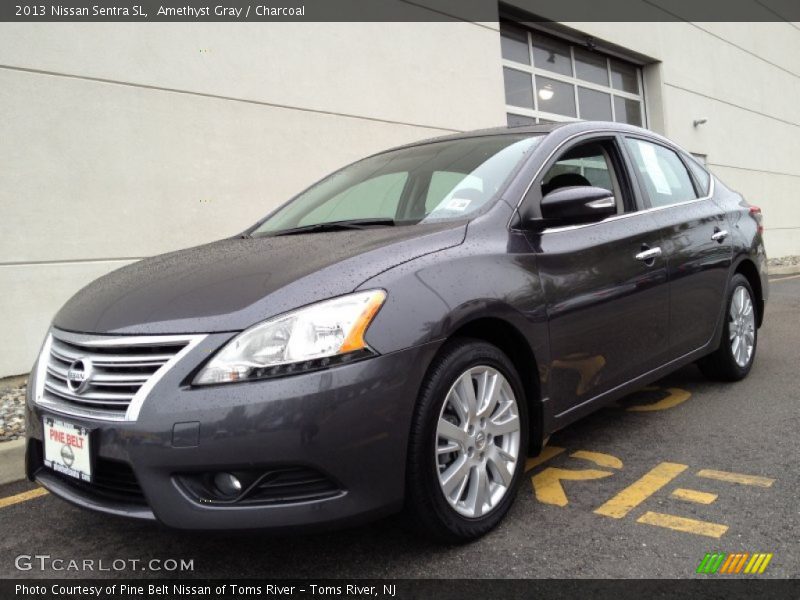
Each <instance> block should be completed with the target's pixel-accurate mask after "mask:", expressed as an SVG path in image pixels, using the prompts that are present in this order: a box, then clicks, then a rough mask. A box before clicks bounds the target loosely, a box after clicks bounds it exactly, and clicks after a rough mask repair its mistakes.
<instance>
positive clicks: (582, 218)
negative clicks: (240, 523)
mask: <svg viewBox="0 0 800 600" xmlns="http://www.w3.org/2000/svg"><path fill="white" fill-rule="evenodd" d="M541 207H542V218H543V219H546V220H548V221H549V220H553V221H566V222H570V223H583V222H587V221H599V220H600V219H604V218H606V217H608V216H611V215H613V214H616V212H617V204H616V202H615V200H614V194H613V193H612V192H610V191H608V190H607V189H604V188H600V187H593V186H588V185H578V186H569V187H562V188H558V189H556V190H553V191H552V192H550V193H549V194H547V195H546V196H545V197H544V198H542V204H541Z"/></svg>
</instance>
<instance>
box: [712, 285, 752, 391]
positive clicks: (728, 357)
mask: <svg viewBox="0 0 800 600" xmlns="http://www.w3.org/2000/svg"><path fill="white" fill-rule="evenodd" d="M753 298H754V295H753V288H752V287H750V282H749V281H747V278H746V277H744V276H743V275H741V274H736V275H734V277H733V279H731V282H730V285H729V286H728V304H727V309H728V310H727V312H726V314H725V326H724V328H723V331H722V339H721V340H720V345H719V348H717V349H716V350H715V351H714V353H713V354H709V355H708V356H706V357H705V358H702V359H701V360H700V361H699V362H698V363H697V364H698V366H699V367H700V370H701V371H702V372H703V374H704V375H705V376H706V377H709V378H711V379H718V380H722V381H739V380H740V379H744V378H745V377H747V374H748V373H749V372H750V369H751V367H752V366H753V360H754V359H755V356H756V346H757V342H758V328H757V327H756V309H755V303H754V302H753Z"/></svg>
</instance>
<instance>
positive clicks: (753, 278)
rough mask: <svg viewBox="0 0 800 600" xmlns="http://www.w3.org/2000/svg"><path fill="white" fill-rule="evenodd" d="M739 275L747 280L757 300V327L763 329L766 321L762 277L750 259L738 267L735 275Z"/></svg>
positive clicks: (741, 262)
mask: <svg viewBox="0 0 800 600" xmlns="http://www.w3.org/2000/svg"><path fill="white" fill-rule="evenodd" d="M736 273H739V274H741V275H743V276H744V277H745V279H747V281H748V283H749V284H750V287H751V288H753V293H754V294H755V296H756V298H755V300H756V325H757V326H758V327H761V323H763V321H764V290H763V289H762V287H761V277H760V276H759V274H758V267H756V265H755V263H754V262H753V261H752V260H750V259H749V258H743V259H742V260H741V261H739V263H738V264H737V265H736V268H735V269H734V274H736Z"/></svg>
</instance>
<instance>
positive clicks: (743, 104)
mask: <svg viewBox="0 0 800 600" xmlns="http://www.w3.org/2000/svg"><path fill="white" fill-rule="evenodd" d="M404 9H405V10H409V11H413V10H418V9H417V8H415V7H413V6H412V5H408V4H405V8H404ZM569 25H570V26H571V27H573V28H574V29H576V30H578V31H581V32H585V33H587V34H590V35H593V36H595V37H597V38H598V39H606V40H608V41H610V42H613V43H615V44H617V45H619V46H623V47H626V48H629V49H631V50H633V51H636V52H639V53H641V54H644V55H647V56H650V57H653V59H655V60H656V61H660V62H659V63H658V64H657V65H653V66H650V67H647V69H648V71H647V72H646V78H647V81H648V90H647V92H648V98H647V101H648V105H649V108H650V117H651V120H650V122H651V124H652V125H653V126H654V127H655V128H657V129H659V130H662V131H663V132H664V133H666V134H667V135H668V136H670V137H672V138H674V139H675V140H676V141H678V142H679V143H681V144H682V145H684V146H685V147H686V148H687V149H689V150H690V151H692V152H698V153H703V154H707V155H708V161H709V163H710V165H711V168H712V169H713V170H714V171H715V172H716V173H717V174H718V175H719V176H720V177H722V178H723V179H724V180H725V181H726V182H727V183H728V184H729V185H731V186H733V187H734V188H737V189H739V190H740V191H742V192H743V193H745V194H746V195H747V197H748V198H749V199H751V201H753V202H754V203H757V204H760V205H761V206H762V207H763V208H764V210H765V214H766V221H767V229H768V232H767V240H768V250H769V252H770V253H771V254H772V255H775V256H778V255H783V254H800V241H798V240H800V236H798V235H797V233H798V232H797V230H798V229H800V208H798V201H797V200H796V198H797V194H796V193H795V191H794V190H795V189H796V188H797V183H798V179H797V178H798V177H800V166H798V162H800V161H798V158H800V143H798V142H797V141H796V140H797V139H798V127H800V104H798V103H797V101H796V99H797V98H798V97H800V78H799V77H798V73H800V37H798V36H797V31H796V30H795V29H793V28H792V26H791V25H789V24H779V23H775V24H723V23H716V24H699V25H693V24H686V23H683V24H659V23H653V24H630V23H629V24H624V23H622V24H614V23H573V24H569ZM0 114H2V115H3V120H2V122H1V123H0V164H2V182H0V211H1V212H0V214H2V219H1V220H0V376H3V375H9V374H14V373H22V372H25V371H27V370H28V369H29V368H30V365H31V364H32V362H33V360H34V357H35V354H36V351H37V350H38V346H39V344H40V343H41V340H42V338H43V336H44V333H45V330H46V328H47V326H48V323H49V321H50V319H51V318H52V316H53V314H54V313H55V311H56V310H57V309H58V307H59V306H60V305H61V304H62V303H63V302H64V301H65V300H66V299H67V298H68V297H69V296H70V295H71V294H72V293H74V292H75V291H76V290H77V289H79V288H80V287H82V286H83V285H85V284H86V283H88V282H89V281H91V280H92V279H94V278H96V277H98V276H100V275H102V274H104V273H106V272H107V271H109V270H111V269H114V268H117V267H118V266H121V265H123V264H126V263H127V262H129V261H131V260H136V259H137V258H140V257H143V256H149V255H153V254H157V253H160V252H164V251H168V250H172V249H175V248H180V247H185V246H190V245H194V244H198V243H202V242H205V241H209V240H213V239H217V238H220V237H223V236H226V235H230V234H232V233H235V232H238V231H241V230H242V229H244V228H245V227H246V226H247V225H248V224H250V223H252V222H253V221H255V220H256V219H257V218H258V217H260V216H261V215H263V214H264V213H266V212H267V211H268V210H269V209H270V208H272V207H273V206H275V205H276V204H277V203H279V202H282V201H283V200H285V199H286V198H287V197H289V196H291V195H292V194H293V193H295V192H297V191H299V190H300V189H302V188H303V187H305V186H306V185H308V184H309V183H311V182H312V181H314V180H316V179H317V178H319V177H321V176H322V175H324V174H325V173H327V172H329V171H331V170H333V169H334V168H336V167H338V166H341V165H342V164H344V163H346V162H349V161H352V160H354V159H356V158H358V157H360V156H363V155H365V154H368V153H371V152H373V151H377V150H380V149H383V148H386V147H388V146H392V145H396V144H401V143H404V142H408V141H412V140H416V139H420V138H425V137H431V136H435V135H440V134H446V133H449V132H451V131H457V130H468V129H475V128H480V127H487V126H493V125H499V124H503V123H504V120H505V115H504V98H503V82H502V71H501V68H500V44H499V37H498V33H497V24H496V23H489V24H472V23H464V22H439V23H394V24H387V23H362V24H347V23H332V24H313V23H309V24H288V23H287V24H278V25H266V24H242V23H236V24H230V25H221V24H153V23H150V24H145V25H134V24H96V23H94V24H2V25H0ZM698 117H708V119H709V122H708V123H707V124H706V125H703V126H701V127H700V128H696V129H695V128H694V127H692V120H693V119H695V118H698Z"/></svg>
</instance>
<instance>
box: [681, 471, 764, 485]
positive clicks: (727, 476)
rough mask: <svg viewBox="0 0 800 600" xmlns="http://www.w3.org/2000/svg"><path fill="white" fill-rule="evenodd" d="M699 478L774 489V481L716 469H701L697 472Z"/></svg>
mask: <svg viewBox="0 0 800 600" xmlns="http://www.w3.org/2000/svg"><path fill="white" fill-rule="evenodd" d="M697 476H698V477H705V478H706V479H717V480H719V481H727V482H728V483H741V484H742V485H755V486H758V487H772V484H773V483H775V480H774V479H770V478H768V477H759V476H758V475H744V474H742V473H730V472H728V471H715V470H714V469H701V470H700V471H698V472H697Z"/></svg>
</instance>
